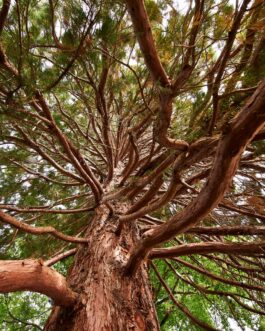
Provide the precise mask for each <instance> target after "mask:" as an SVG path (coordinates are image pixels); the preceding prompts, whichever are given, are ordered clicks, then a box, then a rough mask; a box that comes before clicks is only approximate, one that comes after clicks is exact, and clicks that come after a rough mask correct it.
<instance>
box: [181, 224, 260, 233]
mask: <svg viewBox="0 0 265 331" xmlns="http://www.w3.org/2000/svg"><path fill="white" fill-rule="evenodd" d="M187 233H195V234H207V235H213V236H244V235H247V236H253V235H265V226H258V227H255V226H253V225H249V226H219V227H194V228H191V229H189V230H188V231H187Z"/></svg>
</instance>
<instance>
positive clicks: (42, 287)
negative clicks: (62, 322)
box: [0, 260, 77, 306]
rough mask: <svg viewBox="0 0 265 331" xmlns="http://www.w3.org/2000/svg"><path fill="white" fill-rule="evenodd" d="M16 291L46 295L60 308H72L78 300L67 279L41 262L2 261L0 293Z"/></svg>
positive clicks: (0, 267) (0, 264) (0, 265)
mask: <svg viewBox="0 0 265 331" xmlns="http://www.w3.org/2000/svg"><path fill="white" fill-rule="evenodd" d="M15 291H33V292H38V293H42V294H45V295H47V296H48V297H50V298H51V299H53V301H54V302H55V304H56V305H58V306H71V305H73V304H74V303H75V301H76V299H77V294H76V293H75V292H73V291H72V290H71V289H70V288H69V286H68V285H67V283H66V280H65V278H64V277H63V276H62V275H61V274H59V273H58V272H56V271H55V270H53V269H51V268H49V267H46V266H44V265H43V263H42V261H41V260H19V261H10V260H7V261H0V293H8V292H15Z"/></svg>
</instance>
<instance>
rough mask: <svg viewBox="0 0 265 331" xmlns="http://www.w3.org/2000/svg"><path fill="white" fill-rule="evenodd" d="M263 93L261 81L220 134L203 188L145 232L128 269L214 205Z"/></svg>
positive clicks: (257, 117)
mask: <svg viewBox="0 0 265 331" xmlns="http://www.w3.org/2000/svg"><path fill="white" fill-rule="evenodd" d="M264 92H265V80H263V82H262V83H261V84H260V85H259V87H258V88H257V90H256V91H255V93H254V94H253V96H252V97H251V98H250V99H249V101H248V102H247V104H246V105H245V106H244V107H243V109H242V111H241V112H240V113H239V114H238V115H237V116H236V117H235V118H234V120H233V121H232V122H231V123H230V125H229V127H228V129H227V132H225V133H223V136H222V137H221V139H220V141H219V145H218V149H217V152H216V156H215V160H214V164H213V168H212V170H211V173H210V175H209V178H208V181H207V182H206V184H205V186H204V188H203V189H202V190H201V192H200V193H199V195H198V196H197V197H196V198H195V199H194V200H193V201H192V202H191V204H189V205H188V206H187V207H186V208H185V209H184V210H182V211H181V212H180V213H178V214H176V215H175V216H173V217H172V218H171V219H170V220H169V221H168V222H166V223H165V224H163V225H160V226H157V227H156V228H155V229H154V230H150V231H148V232H147V233H146V237H145V238H144V239H142V241H141V242H140V243H139V244H138V246H137V248H136V249H135V251H134V252H133V254H132V256H131V258H130V259H129V262H128V266H127V268H128V272H131V271H133V270H135V268H136V267H137V265H138V264H139V263H140V261H141V260H142V259H143V258H144V257H145V256H146V254H147V253H148V251H149V250H150V249H151V248H152V247H154V246H155V245H157V244H159V243H162V242H164V241H166V240H168V239H170V238H172V237H173V236H175V235H177V234H179V233H183V232H185V231H187V230H188V229H189V228H191V227H192V226H194V225H195V224H196V223H198V222H199V221H200V220H201V219H202V218H203V217H205V216H206V215H207V214H208V213H209V212H210V211H211V210H212V209H213V208H215V207H216V206H217V205H218V203H219V202H220V201H221V199H222V198H223V196H224V193H225V191H226V190H227V188H228V187H229V184H230V181H231V179H232V177H233V175H234V173H235V171H236V169H237V165H238V162H239V159H240V156H241V154H242V152H243V151H244V148H245V147H246V145H247V144H248V143H249V142H250V141H251V140H252V138H253V137H254V136H255V134H256V133H257V132H258V131H259V130H260V129H261V128H262V127H263V125H264V122H265V112H264V107H265V98H264Z"/></svg>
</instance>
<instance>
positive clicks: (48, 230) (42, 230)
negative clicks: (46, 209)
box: [0, 210, 88, 243]
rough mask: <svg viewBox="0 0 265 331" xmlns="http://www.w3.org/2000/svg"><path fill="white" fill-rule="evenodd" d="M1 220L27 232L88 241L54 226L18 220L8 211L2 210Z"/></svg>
mask: <svg viewBox="0 0 265 331" xmlns="http://www.w3.org/2000/svg"><path fill="white" fill-rule="evenodd" d="M0 221H2V222H4V223H7V224H10V225H12V226H14V227H15V228H17V229H20V230H23V231H25V232H28V233H32V234H35V235H40V234H50V235H52V236H54V237H55V238H58V239H61V240H64V241H69V242H72V243H87V241H88V240H87V239H85V238H77V237H73V236H68V235H65V234H63V233H62V232H60V231H57V230H56V229H55V228H53V227H52V226H40V227H35V226H31V225H28V224H26V223H23V222H21V221H18V220H17V219H15V218H14V217H12V216H10V215H7V214H6V213H4V212H3V211H1V210H0Z"/></svg>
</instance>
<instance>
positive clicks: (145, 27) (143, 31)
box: [125, 0, 170, 87]
mask: <svg viewBox="0 0 265 331" xmlns="http://www.w3.org/2000/svg"><path fill="white" fill-rule="evenodd" d="M125 2H126V5H127V9H128V11H129V13H130V16H131V18H132V22H133V27H134V31H135V35H136V38H137V40H138V42H139V45H140V48H141V51H142V53H143V56H144V59H145V63H146V65H147V67H148V69H149V70H150V73H151V75H152V77H153V80H154V81H155V82H156V83H157V82H159V83H160V84H161V85H162V86H163V87H166V86H169V85H170V82H169V79H168V77H167V74H166V72H165V70H164V68H163V66H162V64H161V61H160V59H159V56H158V54H157V50H156V46H155V41H154V38H153V35H152V30H151V25H150V21H149V18H148V15H147V12H146V8H145V5H144V1H143V0H135V1H130V0H125Z"/></svg>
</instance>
